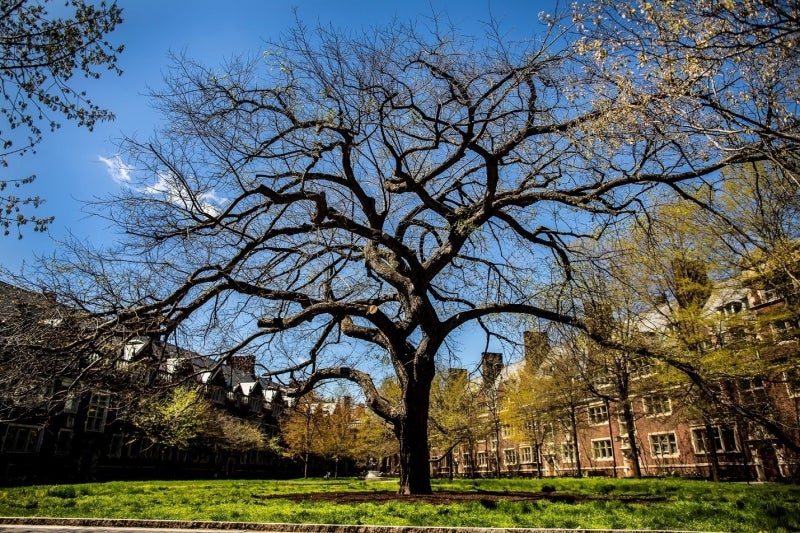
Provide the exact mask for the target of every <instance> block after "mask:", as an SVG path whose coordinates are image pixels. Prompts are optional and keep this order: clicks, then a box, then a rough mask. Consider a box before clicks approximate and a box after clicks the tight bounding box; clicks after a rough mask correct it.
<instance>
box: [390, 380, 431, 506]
mask: <svg viewBox="0 0 800 533" xmlns="http://www.w3.org/2000/svg"><path fill="white" fill-rule="evenodd" d="M433 374H434V370H433V365H431V369H430V372H426V371H424V370H421V369H417V372H416V373H415V375H414V379H413V381H412V380H411V379H410V380H409V382H408V384H407V387H406V390H405V391H404V395H403V403H404V407H405V413H404V414H403V415H400V416H399V417H398V418H397V422H396V423H395V427H394V431H395V435H396V436H397V440H398V442H399V443H400V491H399V492H400V494H404V495H408V494H431V492H432V489H431V466H430V453H429V450H428V407H429V405H430V392H431V382H432V381H433Z"/></svg>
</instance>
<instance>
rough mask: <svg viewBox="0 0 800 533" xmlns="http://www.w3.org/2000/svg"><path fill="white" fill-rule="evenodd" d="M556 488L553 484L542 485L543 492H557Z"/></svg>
mask: <svg viewBox="0 0 800 533" xmlns="http://www.w3.org/2000/svg"><path fill="white" fill-rule="evenodd" d="M555 491H556V488H555V487H554V486H553V485H542V492H544V493H545V494H550V493H551V492H555Z"/></svg>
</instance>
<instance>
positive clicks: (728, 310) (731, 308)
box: [718, 300, 744, 316]
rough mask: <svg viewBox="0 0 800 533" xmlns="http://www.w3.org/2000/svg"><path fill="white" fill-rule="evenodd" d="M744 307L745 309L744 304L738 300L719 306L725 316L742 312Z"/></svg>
mask: <svg viewBox="0 0 800 533" xmlns="http://www.w3.org/2000/svg"><path fill="white" fill-rule="evenodd" d="M742 309H744V304H743V303H742V302H741V301H739V300H737V301H735V302H729V303H727V304H725V305H724V306H722V307H720V308H718V311H719V312H720V314H721V315H723V316H733V315H735V314H737V313H741V312H742Z"/></svg>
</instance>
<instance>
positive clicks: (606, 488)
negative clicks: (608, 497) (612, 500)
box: [597, 483, 617, 494]
mask: <svg viewBox="0 0 800 533" xmlns="http://www.w3.org/2000/svg"><path fill="white" fill-rule="evenodd" d="M616 488H617V487H615V486H614V485H613V484H611V483H606V484H604V485H600V486H599V487H598V488H597V490H598V492H600V494H611V493H612V492H614V490H615V489H616Z"/></svg>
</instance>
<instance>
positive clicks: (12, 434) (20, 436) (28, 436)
mask: <svg viewBox="0 0 800 533" xmlns="http://www.w3.org/2000/svg"><path fill="white" fill-rule="evenodd" d="M41 429H42V428H40V427H38V426H22V425H17V424H11V425H9V426H8V428H7V429H6V436H5V439H3V451H5V452H7V453H33V452H35V451H37V450H38V449H39V444H40V437H41Z"/></svg>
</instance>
